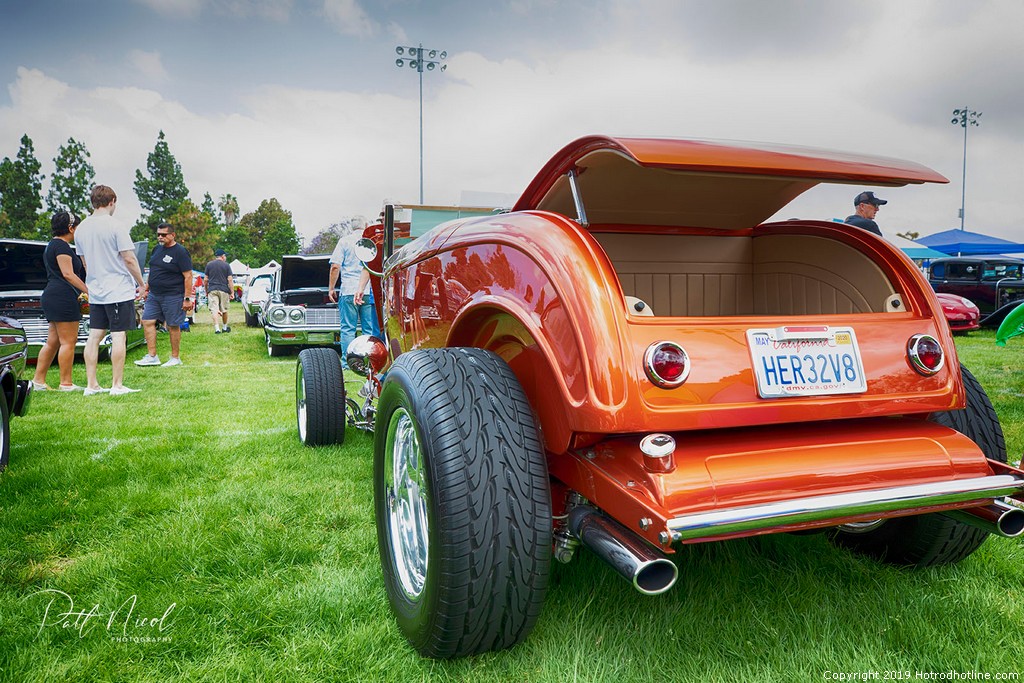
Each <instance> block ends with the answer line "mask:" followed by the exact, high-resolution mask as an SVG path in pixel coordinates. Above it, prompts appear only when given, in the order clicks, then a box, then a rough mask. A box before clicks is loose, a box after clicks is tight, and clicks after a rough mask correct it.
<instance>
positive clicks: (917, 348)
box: [907, 334, 946, 377]
mask: <svg viewBox="0 0 1024 683" xmlns="http://www.w3.org/2000/svg"><path fill="white" fill-rule="evenodd" d="M922 344H935V347H936V348H937V349H938V352H939V362H938V364H937V365H936V366H935V367H931V366H930V365H928V364H927V363H925V362H924V360H922V358H921V345H922ZM907 359H908V360H909V361H910V365H911V367H913V368H914V370H916V371H917V372H918V373H920V374H922V375H924V376H926V377H930V376H932V375H935V374H937V373H938V372H940V371H941V370H942V368H944V367H945V366H946V351H945V349H943V348H942V344H940V343H939V340H938V339H936V338H935V337H933V336H932V335H930V334H915V335H914V336H913V337H911V338H910V339H908V340H907Z"/></svg>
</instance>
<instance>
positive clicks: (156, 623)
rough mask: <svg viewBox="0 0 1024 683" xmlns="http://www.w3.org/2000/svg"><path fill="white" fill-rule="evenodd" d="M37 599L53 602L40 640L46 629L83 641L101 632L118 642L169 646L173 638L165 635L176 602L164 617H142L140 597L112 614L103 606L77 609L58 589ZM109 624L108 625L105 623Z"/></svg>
mask: <svg viewBox="0 0 1024 683" xmlns="http://www.w3.org/2000/svg"><path fill="white" fill-rule="evenodd" d="M35 595H45V596H49V598H50V601H49V602H48V603H47V604H46V609H45V610H44V611H43V619H42V621H41V622H40V623H39V630H38V631H37V632H36V637H37V638H38V637H39V635H40V634H41V633H42V632H43V629H45V628H55V627H56V628H61V629H73V630H75V631H78V637H79V638H85V637H86V636H87V635H88V634H90V633H93V632H94V631H96V630H97V629H101V630H102V631H103V632H105V633H107V634H108V635H109V636H110V637H111V638H113V639H115V640H116V641H117V642H122V643H123V642H169V641H170V636H169V635H166V634H165V631H168V630H169V629H170V628H171V626H173V625H174V624H173V622H171V621H169V618H170V616H171V613H172V612H174V609H175V608H176V607H177V606H178V603H176V602H172V603H171V604H170V605H168V606H167V609H166V610H164V613H163V614H162V615H160V616H156V614H155V613H153V614H142V613H140V612H138V611H137V609H136V608H137V606H138V602H139V596H138V595H132V596H130V597H128V598H127V599H126V600H124V601H123V602H121V603H120V604H119V605H117V606H116V607H115V608H114V609H112V610H109V611H108V610H106V609H105V608H104V607H103V606H101V605H100V604H99V603H96V604H94V605H93V606H92V607H91V608H90V609H88V610H84V609H79V610H76V609H75V601H74V600H73V599H72V597H71V596H70V595H68V594H67V593H65V592H64V591H61V590H57V589H54V588H47V589H45V590H41V591H39V592H38V593H33V596H35ZM104 622H105V623H104Z"/></svg>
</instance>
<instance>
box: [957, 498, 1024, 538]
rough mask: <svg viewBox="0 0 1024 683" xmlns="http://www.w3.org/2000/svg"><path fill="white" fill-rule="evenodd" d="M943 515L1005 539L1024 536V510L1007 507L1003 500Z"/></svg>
mask: <svg viewBox="0 0 1024 683" xmlns="http://www.w3.org/2000/svg"><path fill="white" fill-rule="evenodd" d="M942 514H944V515H946V516H947V517H952V518H953V519H955V520H956V521H958V522H963V523H964V524H968V525H970V526H973V527H975V528H977V529H981V530H982V531H987V532H988V533H990V534H993V535H995V536H1002V537H1003V538H1016V537H1017V536H1020V535H1021V534H1024V509H1021V508H1018V507H1014V506H1012V505H1007V504H1006V503H1004V502H1003V501H1001V500H996V501H993V502H992V503H991V504H989V505H983V506H981V507H976V508H963V509H961V510H949V511H948V512H944V513H942Z"/></svg>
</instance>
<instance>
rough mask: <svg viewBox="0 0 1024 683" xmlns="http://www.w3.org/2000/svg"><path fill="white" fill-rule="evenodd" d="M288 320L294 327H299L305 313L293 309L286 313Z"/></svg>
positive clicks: (304, 317)
mask: <svg viewBox="0 0 1024 683" xmlns="http://www.w3.org/2000/svg"><path fill="white" fill-rule="evenodd" d="M288 320H290V321H292V322H293V323H295V324H296V325H301V324H302V323H303V322H304V321H305V320H306V311H304V310H302V309H301V308H293V309H292V310H290V311H289V312H288Z"/></svg>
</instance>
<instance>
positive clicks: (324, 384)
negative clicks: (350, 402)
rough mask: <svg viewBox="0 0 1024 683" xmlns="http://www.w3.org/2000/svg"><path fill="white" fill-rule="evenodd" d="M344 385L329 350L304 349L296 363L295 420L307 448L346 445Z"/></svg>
mask: <svg viewBox="0 0 1024 683" xmlns="http://www.w3.org/2000/svg"><path fill="white" fill-rule="evenodd" d="M345 405H346V404H345V382H344V378H343V376H342V374H341V361H340V360H339V359H338V354H337V353H335V352H334V351H333V350H331V349H305V350H304V351H302V352H301V353H300V354H299V362H298V363H296V364H295V417H296V421H297V422H298V426H299V440H300V441H301V442H302V443H304V444H306V445H307V446H329V445H331V444H338V445H340V444H343V443H345V424H346V420H345Z"/></svg>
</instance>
